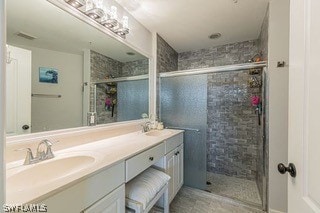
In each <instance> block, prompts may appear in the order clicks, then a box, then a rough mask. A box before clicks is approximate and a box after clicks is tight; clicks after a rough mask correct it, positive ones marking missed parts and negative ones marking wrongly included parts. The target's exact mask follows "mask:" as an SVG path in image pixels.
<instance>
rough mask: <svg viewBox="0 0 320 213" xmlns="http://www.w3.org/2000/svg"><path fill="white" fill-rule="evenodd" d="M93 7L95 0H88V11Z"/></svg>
mask: <svg viewBox="0 0 320 213" xmlns="http://www.w3.org/2000/svg"><path fill="white" fill-rule="evenodd" d="M91 9H93V0H86V11H88V10H91Z"/></svg>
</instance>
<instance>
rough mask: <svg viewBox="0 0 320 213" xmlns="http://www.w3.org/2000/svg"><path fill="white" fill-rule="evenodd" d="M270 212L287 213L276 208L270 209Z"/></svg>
mask: <svg viewBox="0 0 320 213" xmlns="http://www.w3.org/2000/svg"><path fill="white" fill-rule="evenodd" d="M269 213H285V212H281V211H278V210H274V209H269Z"/></svg>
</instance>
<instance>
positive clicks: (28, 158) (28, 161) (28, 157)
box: [14, 148, 34, 165]
mask: <svg viewBox="0 0 320 213" xmlns="http://www.w3.org/2000/svg"><path fill="white" fill-rule="evenodd" d="M24 150H27V155H26V157H25V159H24V163H23V165H29V164H31V162H32V161H33V160H34V157H33V154H32V150H31V149H30V148H19V149H15V150H14V151H24Z"/></svg>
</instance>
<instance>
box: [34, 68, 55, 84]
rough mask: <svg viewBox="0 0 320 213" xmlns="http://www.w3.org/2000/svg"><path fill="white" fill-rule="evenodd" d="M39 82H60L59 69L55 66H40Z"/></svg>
mask: <svg viewBox="0 0 320 213" xmlns="http://www.w3.org/2000/svg"><path fill="white" fill-rule="evenodd" d="M39 82H41V83H51V84H57V83H58V70H57V69H55V68H48V67H40V68H39Z"/></svg>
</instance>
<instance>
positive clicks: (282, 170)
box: [278, 163, 297, 177]
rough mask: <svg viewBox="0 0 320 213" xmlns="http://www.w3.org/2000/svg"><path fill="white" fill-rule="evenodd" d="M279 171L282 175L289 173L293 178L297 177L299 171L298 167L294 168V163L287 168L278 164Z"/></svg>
mask: <svg viewBox="0 0 320 213" xmlns="http://www.w3.org/2000/svg"><path fill="white" fill-rule="evenodd" d="M278 171H279V172H280V173H281V174H285V173H286V172H288V173H289V174H290V175H291V177H296V176H297V170H296V167H295V166H294V164H293V163H289V166H288V167H286V166H285V165H284V164H283V163H279V164H278Z"/></svg>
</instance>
